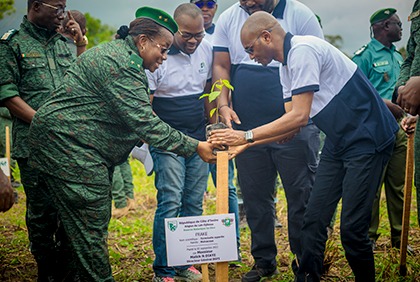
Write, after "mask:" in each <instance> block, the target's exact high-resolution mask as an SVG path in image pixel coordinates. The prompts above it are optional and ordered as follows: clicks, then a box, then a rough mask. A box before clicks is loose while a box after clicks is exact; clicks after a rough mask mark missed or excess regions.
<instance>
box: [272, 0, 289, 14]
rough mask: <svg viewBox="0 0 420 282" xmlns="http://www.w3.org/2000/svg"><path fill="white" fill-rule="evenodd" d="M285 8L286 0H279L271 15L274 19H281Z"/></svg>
mask: <svg viewBox="0 0 420 282" xmlns="http://www.w3.org/2000/svg"><path fill="white" fill-rule="evenodd" d="M285 9H286V0H280V1H279V3H277V6H276V7H275V8H274V11H273V16H274V17H275V18H276V19H283V17H284V10H285Z"/></svg>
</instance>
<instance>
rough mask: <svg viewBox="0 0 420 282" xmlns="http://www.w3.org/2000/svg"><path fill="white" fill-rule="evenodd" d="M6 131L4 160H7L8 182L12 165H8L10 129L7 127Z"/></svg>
mask: <svg viewBox="0 0 420 282" xmlns="http://www.w3.org/2000/svg"><path fill="white" fill-rule="evenodd" d="M5 130H6V158H7V162H8V163H9V176H8V178H9V181H10V179H11V176H12V170H11V168H12V164H11V163H10V129H9V127H8V126H6V128H5Z"/></svg>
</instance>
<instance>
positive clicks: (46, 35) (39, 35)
mask: <svg viewBox="0 0 420 282" xmlns="http://www.w3.org/2000/svg"><path fill="white" fill-rule="evenodd" d="M20 27H21V29H24V30H25V31H26V32H27V33H28V34H29V35H30V36H31V37H33V38H35V39H36V40H38V41H40V42H42V43H47V42H48V41H49V40H51V39H54V40H58V39H61V40H63V41H66V39H65V38H64V36H62V35H61V34H60V33H57V32H56V31H51V30H48V29H46V28H43V27H40V26H37V25H36V24H34V23H32V22H30V21H29V20H28V17H27V16H24V17H23V21H22V24H21V25H20Z"/></svg>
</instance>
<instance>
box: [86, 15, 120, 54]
mask: <svg viewBox="0 0 420 282" xmlns="http://www.w3.org/2000/svg"><path fill="white" fill-rule="evenodd" d="M85 17H86V27H87V37H88V38H89V44H88V46H87V48H91V47H93V46H96V45H98V44H101V43H104V42H108V41H111V40H112V39H113V37H114V34H115V33H116V30H115V29H114V28H112V27H111V26H109V25H106V24H102V23H101V20H99V19H97V18H94V17H92V16H91V15H90V14H89V13H85Z"/></svg>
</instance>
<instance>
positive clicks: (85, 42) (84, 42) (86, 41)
mask: <svg viewBox="0 0 420 282" xmlns="http://www.w3.org/2000/svg"><path fill="white" fill-rule="evenodd" d="M88 43H89V40H88V39H87V37H86V35H83V37H82V40H80V41H79V42H76V40H75V41H74V44H75V45H76V46H77V47H83V46H86V45H88Z"/></svg>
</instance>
